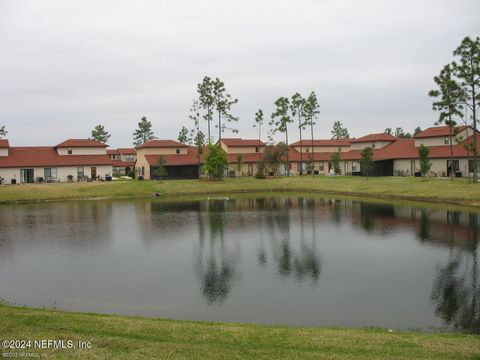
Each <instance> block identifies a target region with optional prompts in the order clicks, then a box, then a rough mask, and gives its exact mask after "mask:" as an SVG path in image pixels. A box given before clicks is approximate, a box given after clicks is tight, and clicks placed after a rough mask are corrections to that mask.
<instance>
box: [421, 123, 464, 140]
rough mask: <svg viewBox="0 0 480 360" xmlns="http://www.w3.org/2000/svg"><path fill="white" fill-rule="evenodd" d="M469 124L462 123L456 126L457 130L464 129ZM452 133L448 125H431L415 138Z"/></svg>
mask: <svg viewBox="0 0 480 360" xmlns="http://www.w3.org/2000/svg"><path fill="white" fill-rule="evenodd" d="M466 127H467V126H465V125H462V126H458V127H456V128H455V130H457V131H463V130H464V129H465V128H466ZM449 135H450V127H448V126H433V127H429V128H428V129H425V130H423V131H422V132H420V133H418V134H417V135H415V136H414V137H415V138H429V137H437V136H449Z"/></svg>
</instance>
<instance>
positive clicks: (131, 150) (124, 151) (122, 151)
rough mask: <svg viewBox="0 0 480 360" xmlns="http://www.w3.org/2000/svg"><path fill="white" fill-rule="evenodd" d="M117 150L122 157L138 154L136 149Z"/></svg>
mask: <svg viewBox="0 0 480 360" xmlns="http://www.w3.org/2000/svg"><path fill="white" fill-rule="evenodd" d="M117 150H118V152H119V153H120V154H122V155H135V154H136V153H137V150H136V149H135V148H118V149H117Z"/></svg>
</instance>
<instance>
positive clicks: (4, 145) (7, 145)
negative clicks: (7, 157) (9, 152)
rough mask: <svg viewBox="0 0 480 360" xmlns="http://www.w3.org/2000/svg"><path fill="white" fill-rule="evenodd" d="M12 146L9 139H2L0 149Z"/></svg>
mask: <svg viewBox="0 0 480 360" xmlns="http://www.w3.org/2000/svg"><path fill="white" fill-rule="evenodd" d="M8 147H10V144H9V143H8V140H7V139H0V149H5V148H8Z"/></svg>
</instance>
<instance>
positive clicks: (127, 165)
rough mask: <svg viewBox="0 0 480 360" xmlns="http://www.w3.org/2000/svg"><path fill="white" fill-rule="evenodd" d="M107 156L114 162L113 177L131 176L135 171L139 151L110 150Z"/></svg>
mask: <svg viewBox="0 0 480 360" xmlns="http://www.w3.org/2000/svg"><path fill="white" fill-rule="evenodd" d="M107 154H108V156H109V157H110V159H111V160H112V172H113V175H117V176H121V175H131V174H132V173H133V172H134V170H135V161H137V150H136V149H135V148H118V149H109V150H107Z"/></svg>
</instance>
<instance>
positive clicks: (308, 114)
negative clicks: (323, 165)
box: [304, 91, 320, 173]
mask: <svg viewBox="0 0 480 360" xmlns="http://www.w3.org/2000/svg"><path fill="white" fill-rule="evenodd" d="M319 108H320V105H319V104H318V100H317V95H316V94H315V92H314V91H312V92H311V93H310V95H309V96H308V98H307V101H306V103H305V107H304V113H305V124H306V125H307V126H310V140H311V142H312V151H311V153H310V154H311V155H310V159H309V162H308V164H307V165H308V169H307V170H310V171H311V172H312V173H315V147H314V145H313V127H314V126H315V120H316V118H317V116H318V114H320V109H319Z"/></svg>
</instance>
